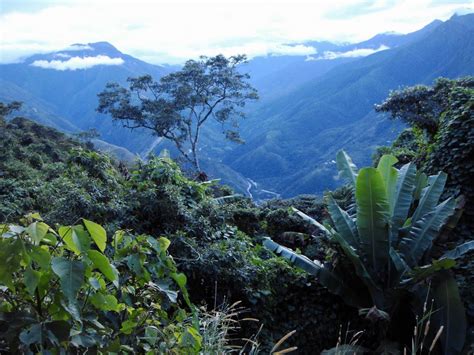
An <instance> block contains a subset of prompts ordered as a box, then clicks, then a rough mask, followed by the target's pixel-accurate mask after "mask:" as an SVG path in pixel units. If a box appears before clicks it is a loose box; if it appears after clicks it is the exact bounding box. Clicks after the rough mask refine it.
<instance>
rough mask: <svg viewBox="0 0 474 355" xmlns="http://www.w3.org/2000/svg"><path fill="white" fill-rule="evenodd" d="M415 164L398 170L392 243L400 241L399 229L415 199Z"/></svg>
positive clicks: (406, 165)
mask: <svg viewBox="0 0 474 355" xmlns="http://www.w3.org/2000/svg"><path fill="white" fill-rule="evenodd" d="M415 176H416V167H415V164H412V163H409V164H405V165H404V166H402V168H401V169H400V171H399V172H398V179H397V186H396V189H395V196H394V207H393V212H392V215H391V216H392V224H391V236H390V241H391V245H395V244H397V243H398V238H399V234H398V232H399V229H400V228H401V227H402V226H403V224H404V223H405V221H406V219H407V217H408V213H409V211H410V206H411V203H412V201H413V191H414V189H415Z"/></svg>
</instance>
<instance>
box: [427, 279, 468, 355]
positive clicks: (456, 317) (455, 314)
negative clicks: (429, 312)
mask: <svg viewBox="0 0 474 355" xmlns="http://www.w3.org/2000/svg"><path fill="white" fill-rule="evenodd" d="M433 296H434V300H435V307H436V309H438V311H437V312H435V314H434V315H433V319H432V321H433V322H432V326H433V329H434V331H435V332H436V331H437V330H438V329H439V327H441V326H443V327H444V329H443V333H442V334H441V346H442V353H443V354H445V355H448V354H449V355H451V354H459V353H461V351H462V349H463V346H464V342H465V341H466V327H467V324H466V313H465V310H464V305H463V303H462V300H461V297H460V296H459V290H458V286H457V283H456V280H454V278H453V276H452V275H451V273H450V272H449V271H443V272H441V273H440V276H439V278H438V279H437V281H436V284H435V288H434V290H433Z"/></svg>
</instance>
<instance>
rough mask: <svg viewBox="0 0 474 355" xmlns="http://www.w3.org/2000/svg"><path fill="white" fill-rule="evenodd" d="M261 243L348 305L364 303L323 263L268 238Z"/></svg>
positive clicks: (358, 305) (357, 305) (355, 305)
mask: <svg viewBox="0 0 474 355" xmlns="http://www.w3.org/2000/svg"><path fill="white" fill-rule="evenodd" d="M263 245H264V246H265V247H266V248H268V249H269V250H270V251H272V252H274V253H275V254H277V255H279V256H281V257H283V258H285V259H287V260H289V261H290V262H292V263H293V264H294V265H296V266H297V267H299V268H301V269H303V270H305V271H306V272H308V273H310V274H312V275H314V276H316V277H317V278H318V280H319V282H320V283H321V284H322V285H323V286H324V287H326V288H327V289H328V290H329V291H330V292H331V293H333V294H335V295H338V296H341V297H342V298H343V299H344V302H346V303H347V304H348V305H350V306H353V307H360V306H363V305H364V304H365V303H364V300H363V299H362V298H361V297H360V295H358V294H357V293H356V292H354V291H353V290H352V289H351V288H349V287H347V285H346V284H345V283H344V281H343V280H341V279H340V278H339V277H338V276H337V275H336V274H335V273H334V272H332V271H331V270H329V269H328V268H326V267H324V266H323V265H321V264H318V263H315V262H313V261H311V260H310V259H309V258H307V257H306V256H304V255H299V254H296V253H295V252H294V251H293V250H291V249H289V248H286V247H284V246H281V245H280V244H278V243H275V242H274V241H273V240H271V239H270V238H265V240H264V241H263Z"/></svg>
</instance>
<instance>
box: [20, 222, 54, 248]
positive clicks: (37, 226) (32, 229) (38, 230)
mask: <svg viewBox="0 0 474 355" xmlns="http://www.w3.org/2000/svg"><path fill="white" fill-rule="evenodd" d="M48 230H49V226H48V225H47V224H46V223H43V222H38V221H36V222H33V223H31V224H30V225H29V226H28V228H27V229H26V232H27V233H28V235H29V236H30V237H31V239H32V240H33V241H34V242H35V243H36V244H39V242H41V240H42V239H43V238H44V237H45V235H46V233H48Z"/></svg>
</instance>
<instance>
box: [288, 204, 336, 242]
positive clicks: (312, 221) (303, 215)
mask: <svg viewBox="0 0 474 355" xmlns="http://www.w3.org/2000/svg"><path fill="white" fill-rule="evenodd" d="M291 210H292V211H293V212H295V213H296V214H297V215H298V216H300V217H301V218H302V219H303V220H304V221H306V222H308V223H309V224H311V225H313V226H315V227H316V228H318V229H319V230H320V231H322V232H324V234H325V235H326V236H330V235H331V234H332V232H331V231H330V230H329V229H327V228H326V227H325V226H323V225H322V224H321V223H319V222H318V221H316V220H315V219H314V218H312V217H310V216H308V215H307V214H306V213H303V212H301V211H300V210H298V209H297V208H294V207H292V208H291Z"/></svg>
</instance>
